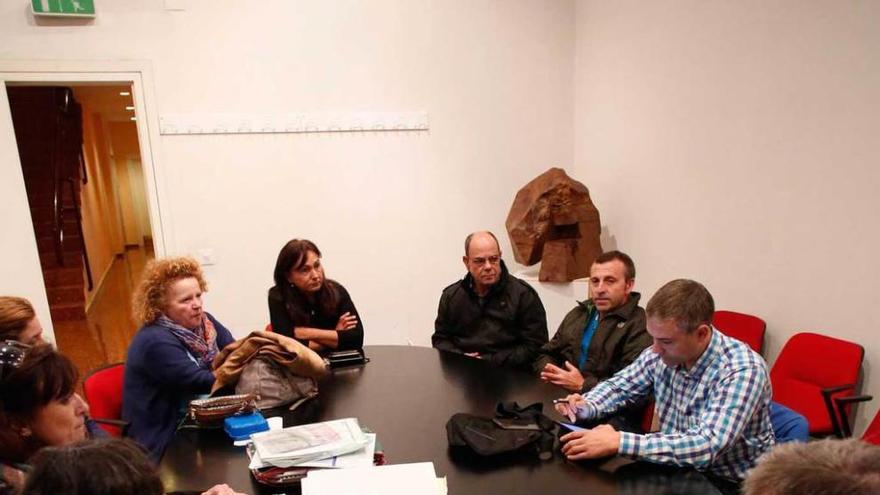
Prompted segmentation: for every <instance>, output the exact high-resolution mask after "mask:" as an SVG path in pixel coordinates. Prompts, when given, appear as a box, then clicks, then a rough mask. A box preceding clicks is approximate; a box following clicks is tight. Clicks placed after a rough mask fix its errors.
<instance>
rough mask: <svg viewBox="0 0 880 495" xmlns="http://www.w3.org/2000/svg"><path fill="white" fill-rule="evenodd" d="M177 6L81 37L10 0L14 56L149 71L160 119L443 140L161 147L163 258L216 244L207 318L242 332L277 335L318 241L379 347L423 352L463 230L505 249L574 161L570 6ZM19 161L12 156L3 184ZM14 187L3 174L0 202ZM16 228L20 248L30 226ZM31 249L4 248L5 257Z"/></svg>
mask: <svg viewBox="0 0 880 495" xmlns="http://www.w3.org/2000/svg"><path fill="white" fill-rule="evenodd" d="M183 4H184V5H185V7H186V10H185V11H183V12H170V11H165V10H164V9H163V5H164V2H163V1H161V0H153V1H142V0H125V1H123V0H116V1H112V0H107V1H104V2H101V3H100V4H99V5H98V9H99V13H98V17H97V19H96V20H95V21H94V22H93V23H82V22H76V23H73V24H71V23H70V22H67V23H64V22H56V21H41V22H40V23H36V22H34V20H33V19H32V18H31V17H30V15H29V14H28V13H27V4H26V2H25V3H22V2H2V3H0V59H25V60H27V59H40V60H61V61H65V60H66V61H70V60H83V59H85V60H98V61H107V60H124V59H138V60H149V61H150V62H151V64H152V74H153V80H154V81H155V88H154V94H155V98H156V101H155V108H157V109H158V112H159V113H160V114H162V113H196V114H200V113H201V114H204V113H212V112H230V113H235V112H249V113H269V114H276V113H277V114H284V113H293V112H302V111H319V110H338V111H372V110H375V111H422V110H424V111H427V112H428V114H429V116H430V122H431V130H430V131H429V132H405V133H397V134H390V133H385V134H367V133H361V134H345V135H340V134H332V135H329V134H324V135H294V134H279V135H226V136H195V137H194V136H163V137H162V138H161V139H160V142H158V143H151V144H152V146H153V147H154V155H155V156H156V157H157V161H158V162H159V164H160V166H161V167H162V169H163V171H164V173H163V174H161V176H163V177H164V178H165V182H164V183H163V184H160V187H163V188H165V191H166V192H167V194H166V197H167V204H165V205H164V207H166V208H168V210H169V211H170V212H171V217H172V222H173V223H171V224H168V225H165V226H164V227H165V229H166V230H167V231H168V232H169V234H170V235H169V238H170V239H173V243H172V244H171V245H170V246H169V251H170V252H172V253H195V252H196V251H197V250H199V249H202V248H212V249H214V252H215V256H216V259H217V260H218V263H217V264H216V265H213V266H210V267H207V275H208V279H209V284H210V287H211V292H210V295H209V302H208V304H209V310H211V311H213V312H214V313H215V314H216V315H217V316H218V317H219V318H220V319H221V321H223V322H224V323H226V324H227V325H229V326H230V327H231V328H233V329H234V330H235V331H236V333H238V334H239V335H241V334H243V333H244V332H247V331H249V330H252V329H256V328H262V327H263V326H264V325H265V324H266V323H267V322H268V312H267V309H266V290H267V289H268V287H269V285H270V284H271V273H272V268H273V266H274V262H275V257H276V256H277V253H278V250H279V249H280V248H281V246H282V245H283V243H284V242H286V241H287V240H288V239H290V238H293V237H306V238H310V239H312V240H314V241H316V242H317V243H318V245H319V246H320V247H321V249H322V250H323V252H324V258H325V266H326V267H327V270H328V274H329V276H331V277H334V278H336V279H337V280H339V281H341V282H342V283H343V284H345V285H346V286H347V287H348V289H349V290H350V292H351V293H352V294H353V297H354V299H355V302H356V304H357V305H358V309H359V310H360V311H361V313H362V317H363V320H364V322H365V324H366V329H367V335H366V341H367V343H368V344H378V343H404V342H407V341H412V342H414V343H416V344H423V345H428V344H429V342H430V340H429V339H430V334H431V332H432V330H433V319H434V316H435V312H436V304H437V300H438V298H439V295H440V291H441V290H442V288H443V287H445V286H446V285H448V284H449V283H451V282H452V281H454V280H455V279H457V278H459V277H460V276H461V275H463V273H464V267H463V266H462V265H461V261H460V257H461V254H462V253H461V251H462V249H463V248H462V242H463V239H464V236H465V235H466V234H467V233H468V232H470V231H473V230H476V229H482V228H490V229H493V230H494V231H495V232H496V233H498V234H502V237H503V238H504V244H505V246H509V243H507V242H506V236H505V235H503V230H504V228H503V224H504V219H505V217H506V214H507V210H508V208H509V207H510V204H511V203H512V201H513V197H514V195H515V193H516V191H517V189H519V187H521V186H522V185H523V184H524V183H526V182H527V181H528V180H530V179H532V178H533V177H534V176H536V175H538V174H539V173H541V172H543V171H544V170H546V169H547V168H549V167H550V166H563V167H570V166H571V164H572V162H573V152H574V144H573V141H572V132H573V129H572V123H573V121H574V113H573V110H572V106H571V102H572V100H573V81H574V70H573V63H572V62H573V57H574V4H573V2H571V1H558V0H547V1H531V0H522V1H512V0H505V1H471V0H458V1H446V0H444V1H440V0H437V1H412V2H400V1H396V0H387V1H370V2H362V1H317V0H316V1H297V2H290V1H286V0H274V1H265V2H260V4H259V10H257V9H256V8H255V7H253V6H251V5H250V4H247V5H245V4H243V3H242V2H233V1H216V0H212V1H209V0H192V1H185V2H183ZM2 125H4V126H5V125H6V123H3V124H2ZM11 152H12V151H10V150H8V149H2V150H0V153H3V156H7V155H9V154H10V153H11ZM13 164H14V161H12V160H6V161H4V162H2V165H0V169H3V174H4V176H6V175H15V172H14V171H12V170H11V169H12V168H13ZM7 169H10V170H7ZM18 174H19V175H20V172H18ZM19 188H21V187H20V184H16V183H15V182H7V181H3V182H2V184H0V193H4V192H14V193H15V194H16V195H17V194H18V189H19ZM21 194H22V197H21V198H18V199H20V201H22V202H23V201H24V199H23V190H22V191H21ZM0 196H4V197H5V195H4V194H0ZM15 197H17V196H15ZM15 197H13V199H15ZM23 204H25V203H23ZM17 208H18V209H23V208H25V207H24V206H20V205H19V206H17ZM22 211H26V210H22ZM4 216H5V215H4ZM7 222H9V220H6V219H4V224H5V223H7ZM15 222H18V223H22V226H19V227H20V228H19V229H18V231H17V234H18V235H22V236H23V235H25V234H26V230H27V228H26V226H28V224H27V223H26V222H24V221H23V220H22V221H19V220H18V219H16V220H15ZM26 241H27V240H26V239H25V240H22V241H20V242H19V243H18V244H16V245H9V246H8V247H7V246H6V245H5V244H4V245H3V251H2V252H0V259H3V258H5V257H8V256H9V255H15V256H19V254H18V253H19V251H21V250H22V249H25V248H26V247H27V246H21V245H19V244H21V243H22V242H25V243H26ZM506 251H509V249H506ZM507 258H508V259H509V260H510V262H511V263H512V256H508V257H507ZM3 270H4V274H3V277H2V278H3V279H6V267H5V265H4V268H3ZM32 275H33V274H32ZM36 275H38V274H36ZM31 278H33V277H31ZM37 282H39V280H37V281H36V282H34V284H35V286H36V284H37ZM40 283H41V282H40ZM17 287H18V285H15V286H13V287H11V288H10V289H9V290H10V291H13V290H15V289H16V288H17ZM22 287H23V288H24V286H22ZM34 290H35V289H34ZM33 292H34V291H33V290H31V291H29V292H28V295H30V296H31V297H32V298H34V294H33ZM36 299H39V298H36ZM565 305H566V306H570V305H571V302H567V303H566V304H565ZM560 317H561V316H560Z"/></svg>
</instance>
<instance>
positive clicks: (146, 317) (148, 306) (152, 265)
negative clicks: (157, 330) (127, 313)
mask: <svg viewBox="0 0 880 495" xmlns="http://www.w3.org/2000/svg"><path fill="white" fill-rule="evenodd" d="M190 277H192V278H194V279H196V280H197V281H198V282H199V288H200V289H202V292H205V291H207V290H208V283H207V282H205V277H204V274H203V273H202V267H201V266H200V265H199V262H198V261H196V260H194V259H192V258H189V257H185V256H184V257H178V258H165V259H161V260H153V261H151V262H149V263H147V266H146V267H145V268H144V273H143V275H142V276H141V281H140V283H139V284H138V287H137V289H136V290H135V293H134V297H133V298H132V303H131V307H132V316H134V320H135V322H137V324H138V325H146V324H147V323H151V322H153V321H154V320H155V319H156V318H158V317H159V315H160V314H162V312H163V311H164V310H165V304H166V301H165V294H166V293H167V292H168V286H169V285H171V284H172V283H173V282H176V281H178V280H180V279H182V278H190Z"/></svg>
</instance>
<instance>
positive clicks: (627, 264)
mask: <svg viewBox="0 0 880 495" xmlns="http://www.w3.org/2000/svg"><path fill="white" fill-rule="evenodd" d="M614 260H617V261H619V262H621V263H623V267H624V268H625V269H626V272H625V273H624V277H626V279H627V280H632V279H634V278H636V264H635V263H633V260H632V258H630V257H629V255H628V254H626V253H623V252H620V251H617V250H615V251H606V252H604V253H602V254H600V255H599V256H597V257H596V259H595V260H594V261H593V264H598V265H601V264H603V263H609V262H611V261H614Z"/></svg>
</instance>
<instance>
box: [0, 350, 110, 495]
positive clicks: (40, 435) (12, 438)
mask: <svg viewBox="0 0 880 495" xmlns="http://www.w3.org/2000/svg"><path fill="white" fill-rule="evenodd" d="M77 379H78V376H77V371H76V368H75V367H74V365H73V363H72V362H71V361H70V360H69V359H68V358H67V357H65V356H63V355H61V354H59V353H58V352H56V351H55V350H54V349H53V348H52V346H50V345H47V344H40V345H37V346H29V345H27V344H22V343H21V342H16V341H11V340H7V341H2V342H0V467H2V472H0V486H2V484H3V483H5V484H7V485H11V486H14V487H17V486H19V485H20V481H21V473H20V472H25V471H27V470H28V464H29V462H30V459H31V457H32V456H33V455H34V453H36V452H37V451H38V450H39V449H40V448H42V447H46V446H62V445H69V444H72V443H75V442H78V441H80V440H83V439H85V438H89V437H91V436H93V435H94V436H104V435H106V433H104V432H103V431H102V430H100V428H98V427H97V426H94V424H93V423H92V422H90V421H88V420H87V415H88V412H89V407H88V405H87V404H86V402H85V401H84V400H83V399H82V397H80V396H79V394H77V393H76V392H75V390H76V386H77V381H78V380H77ZM4 480H5V481H4ZM0 490H2V489H0ZM7 490H10V491H11V492H12V493H14V489H10V488H9V487H7Z"/></svg>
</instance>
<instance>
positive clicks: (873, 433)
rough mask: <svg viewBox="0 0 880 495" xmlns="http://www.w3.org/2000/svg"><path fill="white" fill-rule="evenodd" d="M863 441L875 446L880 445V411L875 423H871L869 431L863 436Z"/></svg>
mask: <svg viewBox="0 0 880 495" xmlns="http://www.w3.org/2000/svg"><path fill="white" fill-rule="evenodd" d="M862 440H864V441H866V442H868V443H873V444H874V445H880V411H878V412H877V415H876V416H874V421H871V424H870V425H868V429H866V430H865V434H864V435H862Z"/></svg>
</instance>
